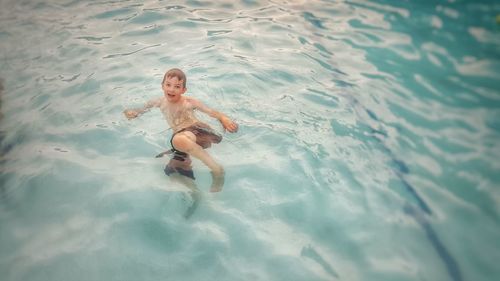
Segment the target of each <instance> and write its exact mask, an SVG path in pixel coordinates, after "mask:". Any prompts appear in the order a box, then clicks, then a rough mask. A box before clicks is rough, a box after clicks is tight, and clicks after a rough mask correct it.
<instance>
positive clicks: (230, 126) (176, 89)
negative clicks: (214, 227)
mask: <svg viewBox="0 0 500 281" xmlns="http://www.w3.org/2000/svg"><path fill="white" fill-rule="evenodd" d="M161 87H162V89H163V96H162V97H160V98H156V99H153V100H150V101H148V102H147V103H146V105H145V106H144V107H143V108H138V109H127V110H125V111H124V114H125V116H126V117H127V118H128V119H133V118H136V117H137V116H139V115H141V114H143V113H144V112H146V111H148V110H149V109H151V108H153V107H158V108H159V109H160V111H161V112H162V113H163V115H164V116H165V119H167V122H168V124H169V125H170V127H171V128H172V132H173V133H172V138H171V139H170V144H171V145H172V149H171V152H173V157H172V159H170V161H169V163H168V164H167V166H166V167H165V174H167V175H170V174H172V173H176V172H177V173H179V174H181V175H183V176H186V177H189V178H192V179H194V174H193V170H192V166H191V159H190V157H189V155H192V156H194V157H196V158H198V159H200V160H201V161H202V162H203V163H204V164H205V165H207V166H208V168H210V170H211V174H212V185H211V187H210V191H211V192H217V191H220V190H221V189H222V185H223V184H224V169H223V168H222V166H221V165H219V164H218V163H217V162H215V160H214V159H213V158H212V157H211V156H210V154H208V153H207V152H206V151H205V150H204V149H205V148H208V147H210V146H211V144H212V143H219V142H220V141H221V140H222V136H220V135H219V134H217V133H216V132H215V131H213V130H212V128H210V126H208V125H207V124H205V123H202V122H200V121H199V120H198V119H196V117H195V115H194V110H196V109H197V110H199V111H201V112H203V113H205V114H207V115H209V116H211V117H213V118H216V119H218V120H219V122H220V123H221V124H222V126H223V127H224V129H225V130H227V131H229V132H231V133H235V132H237V131H238V124H236V123H235V122H234V121H232V120H231V119H229V117H227V116H226V115H224V114H223V113H221V112H218V111H216V110H213V109H211V108H209V107H207V106H206V105H204V104H203V103H201V102H200V101H199V100H197V99H195V98H192V97H186V96H184V93H185V92H186V90H187V88H186V75H185V74H184V72H182V70H180V69H177V68H173V69H170V70H169V71H167V72H166V73H165V76H164V77H163V82H162V84H161ZM159 156H160V155H159Z"/></svg>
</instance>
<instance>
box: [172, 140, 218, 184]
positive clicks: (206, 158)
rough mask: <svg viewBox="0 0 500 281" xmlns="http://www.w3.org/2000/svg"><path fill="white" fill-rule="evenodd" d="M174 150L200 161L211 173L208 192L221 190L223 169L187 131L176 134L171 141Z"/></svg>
mask: <svg viewBox="0 0 500 281" xmlns="http://www.w3.org/2000/svg"><path fill="white" fill-rule="evenodd" d="M172 144H173V145H174V147H175V149H177V150H180V151H182V152H185V153H188V154H189V155H192V156H194V157H196V158H198V159H200V160H201V162H203V163H204V164H205V165H207V167H208V168H209V169H210V170H211V172H212V185H211V187H210V191H212V192H217V191H221V190H222V185H223V184H224V169H223V168H222V166H221V165H219V164H218V163H217V162H215V160H214V159H213V158H212V156H210V154H208V152H207V151H206V150H204V149H203V148H202V147H201V146H200V145H198V144H197V143H196V136H195V135H194V134H193V133H192V132H189V131H184V132H181V133H178V134H176V135H175V136H174V138H173V139H172Z"/></svg>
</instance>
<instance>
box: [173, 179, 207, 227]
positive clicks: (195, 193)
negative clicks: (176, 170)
mask: <svg viewBox="0 0 500 281" xmlns="http://www.w3.org/2000/svg"><path fill="white" fill-rule="evenodd" d="M170 178H171V179H172V180H174V181H176V182H179V183H181V184H183V185H184V186H186V187H187V188H188V189H189V192H188V193H189V195H190V196H191V199H192V200H193V203H192V204H191V206H189V207H188V208H187V210H186V212H185V213H184V218H185V219H189V218H190V217H191V216H192V215H193V214H194V211H196V209H197V208H198V205H199V204H200V200H201V193H200V190H199V189H198V187H197V186H196V183H195V181H194V180H193V179H190V178H188V177H185V176H183V175H180V174H172V175H171V176H170Z"/></svg>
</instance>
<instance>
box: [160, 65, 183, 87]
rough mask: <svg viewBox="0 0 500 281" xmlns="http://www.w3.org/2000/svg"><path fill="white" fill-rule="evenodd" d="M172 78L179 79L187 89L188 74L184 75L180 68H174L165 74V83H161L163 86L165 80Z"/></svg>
mask: <svg viewBox="0 0 500 281" xmlns="http://www.w3.org/2000/svg"><path fill="white" fill-rule="evenodd" d="M170 77H177V79H179V81H182V86H183V87H184V88H186V80H187V79H186V74H184V72H183V71H182V70H180V69H178V68H172V69H170V70H169V71H167V73H165V76H163V81H162V82H161V84H162V85H163V83H165V79H167V78H170Z"/></svg>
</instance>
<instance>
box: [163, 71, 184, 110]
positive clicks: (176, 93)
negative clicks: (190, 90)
mask: <svg viewBox="0 0 500 281" xmlns="http://www.w3.org/2000/svg"><path fill="white" fill-rule="evenodd" d="M183 82H184V81H183V80H179V78H177V77H175V76H172V77H166V78H165V81H164V82H163V84H162V85H161V87H162V89H163V94H164V95H165V98H166V99H167V101H169V102H174V103H175V102H178V101H179V100H180V99H181V95H182V94H184V93H185V92H186V90H187V89H186V88H184V85H183V84H182V83H183Z"/></svg>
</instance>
